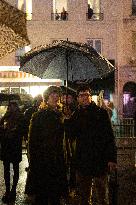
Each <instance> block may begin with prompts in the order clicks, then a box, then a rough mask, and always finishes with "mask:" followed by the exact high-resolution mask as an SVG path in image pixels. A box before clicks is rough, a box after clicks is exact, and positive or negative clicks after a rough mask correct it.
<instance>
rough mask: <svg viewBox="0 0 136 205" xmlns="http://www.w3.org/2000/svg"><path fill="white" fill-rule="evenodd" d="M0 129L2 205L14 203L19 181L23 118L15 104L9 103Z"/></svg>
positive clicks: (0, 123) (0, 122)
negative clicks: (2, 176)
mask: <svg viewBox="0 0 136 205" xmlns="http://www.w3.org/2000/svg"><path fill="white" fill-rule="evenodd" d="M0 125H1V129H2V130H3V132H2V136H1V160H2V161H3V165H4V180H5V186H6V192H5V194H4V196H3V197H2V201H3V202H4V203H9V202H14V201H15V199H16V187H17V183H18V180H19V163H20V162H21V161H22V137H23V125H24V117H23V114H22V113H21V112H20V110H19V107H18V105H17V103H16V102H10V103H9V105H8V108H7V111H6V113H5V115H4V116H3V118H2V119H1V121H0ZM10 163H12V164H13V170H14V175H13V184H12V189H11V190H10Z"/></svg>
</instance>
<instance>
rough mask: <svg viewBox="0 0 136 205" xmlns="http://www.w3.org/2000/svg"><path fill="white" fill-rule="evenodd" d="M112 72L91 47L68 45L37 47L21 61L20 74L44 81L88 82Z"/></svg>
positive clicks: (109, 66)
mask: <svg viewBox="0 0 136 205" xmlns="http://www.w3.org/2000/svg"><path fill="white" fill-rule="evenodd" d="M114 69H115V68H114V66H113V65H112V64H111V63H110V62H109V61H108V60H107V59H106V58H104V57H103V56H101V55H100V54H99V53H97V51H96V50H95V49H94V48H93V47H91V46H89V45H87V44H81V43H76V42H70V41H56V42H55V43H53V44H50V45H47V46H40V47H37V48H35V49H33V50H31V51H30V52H29V53H27V54H26V55H25V56H24V57H23V58H22V59H21V70H23V71H25V72H29V73H31V74H33V75H36V76H38V77H41V78H48V79H51V78H55V79H57V78H58V79H61V80H67V81H76V80H79V81H80V80H92V79H94V78H102V77H104V76H106V75H108V74H109V73H110V72H111V71H113V70H114Z"/></svg>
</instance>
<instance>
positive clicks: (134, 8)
mask: <svg viewBox="0 0 136 205" xmlns="http://www.w3.org/2000/svg"><path fill="white" fill-rule="evenodd" d="M132 15H136V0H132Z"/></svg>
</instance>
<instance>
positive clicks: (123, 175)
mask: <svg viewBox="0 0 136 205" xmlns="http://www.w3.org/2000/svg"><path fill="white" fill-rule="evenodd" d="M22 156H23V160H22V162H21V163H20V177H19V182H18V186H17V198H16V202H15V203H14V204H12V205H31V202H30V200H29V199H28V197H27V195H25V194H24V190H25V183H26V177H27V172H26V171H25V168H26V167H27V166H28V161H27V155H26V152H25V151H23V155H22ZM12 170H13V169H12V166H11V179H12V173H13V172H12ZM118 184H119V187H118V205H130V204H131V205H136V194H135V193H136V169H126V170H123V171H118ZM4 193H5V185H4V178H3V164H2V161H0V205H4V204H3V203H2V201H1V198H2V196H3V194H4ZM74 198H75V197H74ZM74 198H73V197H72V201H71V203H70V204H71V205H75V204H76V205H78V204H79V203H78V200H73V199H74ZM62 204H63V205H64V204H65V203H62ZM10 205H11V204H10ZM65 205H66V204H65Z"/></svg>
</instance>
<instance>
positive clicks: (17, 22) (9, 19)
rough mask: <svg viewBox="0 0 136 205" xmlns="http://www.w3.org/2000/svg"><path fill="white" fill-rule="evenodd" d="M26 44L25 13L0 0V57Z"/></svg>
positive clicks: (27, 40)
mask: <svg viewBox="0 0 136 205" xmlns="http://www.w3.org/2000/svg"><path fill="white" fill-rule="evenodd" d="M28 44H30V42H29V39H28V36H27V29H26V15H25V13H24V12H23V11H21V10H18V9H17V8H15V7H13V6H11V5H10V4H8V3H7V2H6V1H4V0H0V59H1V58H2V57H4V56H6V55H7V54H8V53H11V52H13V51H15V50H16V49H17V48H20V47H23V46H24V45H28Z"/></svg>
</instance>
